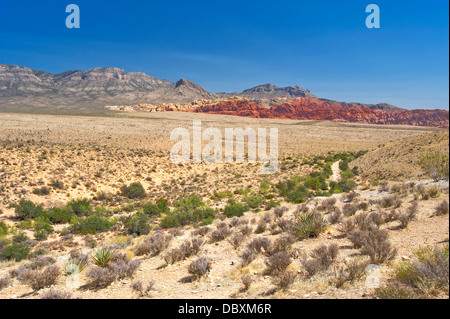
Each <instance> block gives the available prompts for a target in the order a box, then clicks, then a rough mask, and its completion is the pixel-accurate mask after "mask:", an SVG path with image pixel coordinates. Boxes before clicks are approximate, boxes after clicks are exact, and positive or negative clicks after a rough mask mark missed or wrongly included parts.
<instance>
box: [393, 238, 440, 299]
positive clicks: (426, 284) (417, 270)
mask: <svg viewBox="0 0 450 319" xmlns="http://www.w3.org/2000/svg"><path fill="white" fill-rule="evenodd" d="M448 247H449V246H448V244H447V245H446V246H444V247H431V246H427V247H422V248H419V249H417V250H416V251H415V252H414V258H413V259H412V260H407V261H402V262H400V263H399V264H397V266H396V268H395V273H396V278H397V279H398V280H400V281H402V282H403V283H406V284H408V285H411V286H412V287H413V288H415V289H417V290H418V293H421V294H425V295H433V294H438V293H439V291H444V292H446V293H447V294H448V287H449V248H448Z"/></svg>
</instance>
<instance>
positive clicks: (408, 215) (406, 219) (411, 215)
mask: <svg viewBox="0 0 450 319" xmlns="http://www.w3.org/2000/svg"><path fill="white" fill-rule="evenodd" d="M416 213H417V209H415V208H414V206H411V207H409V209H408V210H406V211H402V210H398V211H395V219H396V220H398V221H399V222H400V225H399V228H401V229H403V228H406V227H408V224H409V223H410V222H411V221H412V220H414V219H415V218H416Z"/></svg>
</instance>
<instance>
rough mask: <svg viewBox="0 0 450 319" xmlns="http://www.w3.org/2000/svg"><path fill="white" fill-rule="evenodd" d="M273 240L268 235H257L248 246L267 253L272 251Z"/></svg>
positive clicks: (258, 251)
mask: <svg viewBox="0 0 450 319" xmlns="http://www.w3.org/2000/svg"><path fill="white" fill-rule="evenodd" d="M272 245H273V243H272V241H271V240H270V239H269V238H267V237H262V236H260V237H256V238H254V239H253V240H252V241H251V242H250V243H249V244H248V245H247V248H249V249H252V250H254V251H256V252H257V253H258V254H259V253H262V252H264V253H266V254H270V252H271V251H272Z"/></svg>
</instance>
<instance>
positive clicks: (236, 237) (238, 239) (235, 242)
mask: <svg viewBox="0 0 450 319" xmlns="http://www.w3.org/2000/svg"><path fill="white" fill-rule="evenodd" d="M244 240H245V235H244V234H242V233H233V235H232V236H231V238H229V239H228V241H229V242H230V244H231V245H232V246H233V247H234V249H238V248H239V247H240V246H241V245H242V243H243V242H244Z"/></svg>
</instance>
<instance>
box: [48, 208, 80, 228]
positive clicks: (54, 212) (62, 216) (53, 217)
mask: <svg viewBox="0 0 450 319" xmlns="http://www.w3.org/2000/svg"><path fill="white" fill-rule="evenodd" d="M45 215H46V217H48V219H49V220H50V221H51V222H52V223H53V224H68V223H69V222H70V220H71V219H72V216H74V214H72V213H71V212H70V211H69V208H68V207H61V208H53V209H51V210H49V211H48V212H47V213H46V214H45Z"/></svg>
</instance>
